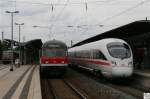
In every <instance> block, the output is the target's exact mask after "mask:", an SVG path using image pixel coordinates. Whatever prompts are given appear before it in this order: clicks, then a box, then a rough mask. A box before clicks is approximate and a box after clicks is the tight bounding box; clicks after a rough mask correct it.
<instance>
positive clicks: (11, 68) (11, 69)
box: [10, 13, 14, 71]
mask: <svg viewBox="0 0 150 99" xmlns="http://www.w3.org/2000/svg"><path fill="white" fill-rule="evenodd" d="M11 52H12V59H11V67H10V71H13V59H14V55H13V13H11Z"/></svg>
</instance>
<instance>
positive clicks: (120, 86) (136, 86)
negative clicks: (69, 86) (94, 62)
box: [76, 70, 150, 99]
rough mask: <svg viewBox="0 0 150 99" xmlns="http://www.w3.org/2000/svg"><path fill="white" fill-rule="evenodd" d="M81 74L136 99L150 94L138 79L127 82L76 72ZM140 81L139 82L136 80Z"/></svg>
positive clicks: (130, 79) (80, 71) (127, 80)
mask: <svg viewBox="0 0 150 99" xmlns="http://www.w3.org/2000/svg"><path fill="white" fill-rule="evenodd" d="M76 71H77V72H79V73H82V74H83V75H85V76H86V77H88V78H91V79H93V80H95V81H97V82H99V83H102V84H104V85H106V86H109V87H111V88H114V89H116V90H118V91H121V92H123V93H126V94H128V95H131V96H133V97H135V99H143V93H145V92H150V89H149V88H150V87H146V86H143V85H142V84H140V83H139V82H138V80H139V79H138V78H135V77H131V78H129V79H125V80H117V79H116V80H108V79H106V78H105V77H102V76H99V77H96V76H95V75H94V74H93V73H89V72H85V71H82V70H76ZM136 79H138V80H136Z"/></svg>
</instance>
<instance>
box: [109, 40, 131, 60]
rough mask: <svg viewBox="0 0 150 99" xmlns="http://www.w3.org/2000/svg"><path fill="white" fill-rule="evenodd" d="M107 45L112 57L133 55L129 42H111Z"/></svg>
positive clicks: (122, 57)
mask: <svg viewBox="0 0 150 99" xmlns="http://www.w3.org/2000/svg"><path fill="white" fill-rule="evenodd" d="M107 47H108V51H109V53H110V55H111V56H112V57H115V58H121V59H124V58H129V57H130V56H131V53H130V48H129V46H128V45H127V44H124V43H110V44H108V46H107Z"/></svg>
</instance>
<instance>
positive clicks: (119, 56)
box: [69, 38, 133, 78]
mask: <svg viewBox="0 0 150 99" xmlns="http://www.w3.org/2000/svg"><path fill="white" fill-rule="evenodd" d="M69 64H70V65H74V66H79V67H81V68H83V69H87V70H90V71H94V72H96V73H101V74H102V75H104V76H105V77H110V78H118V77H130V76H131V75H132V73H133V55H132V51H131V48H130V46H129V45H128V44H127V43H126V42H125V41H124V40H121V39H116V38H106V39H102V40H99V41H96V42H92V43H88V44H84V45H81V46H77V47H73V48H70V49H69Z"/></svg>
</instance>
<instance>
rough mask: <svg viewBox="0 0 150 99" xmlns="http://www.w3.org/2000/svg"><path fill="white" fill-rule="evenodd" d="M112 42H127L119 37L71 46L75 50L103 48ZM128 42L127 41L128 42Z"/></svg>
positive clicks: (71, 49)
mask: <svg viewBox="0 0 150 99" xmlns="http://www.w3.org/2000/svg"><path fill="white" fill-rule="evenodd" d="M110 42H122V43H126V42H125V41H124V40H122V39H118V38H105V39H102V40H99V41H95V42H91V43H87V44H84V45H81V46H77V47H73V48H70V49H69V50H70V51H73V50H85V49H86V50H89V49H102V48H103V47H104V46H106V45H107V44H108V43H110ZM126 44H127V43H126Z"/></svg>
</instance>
